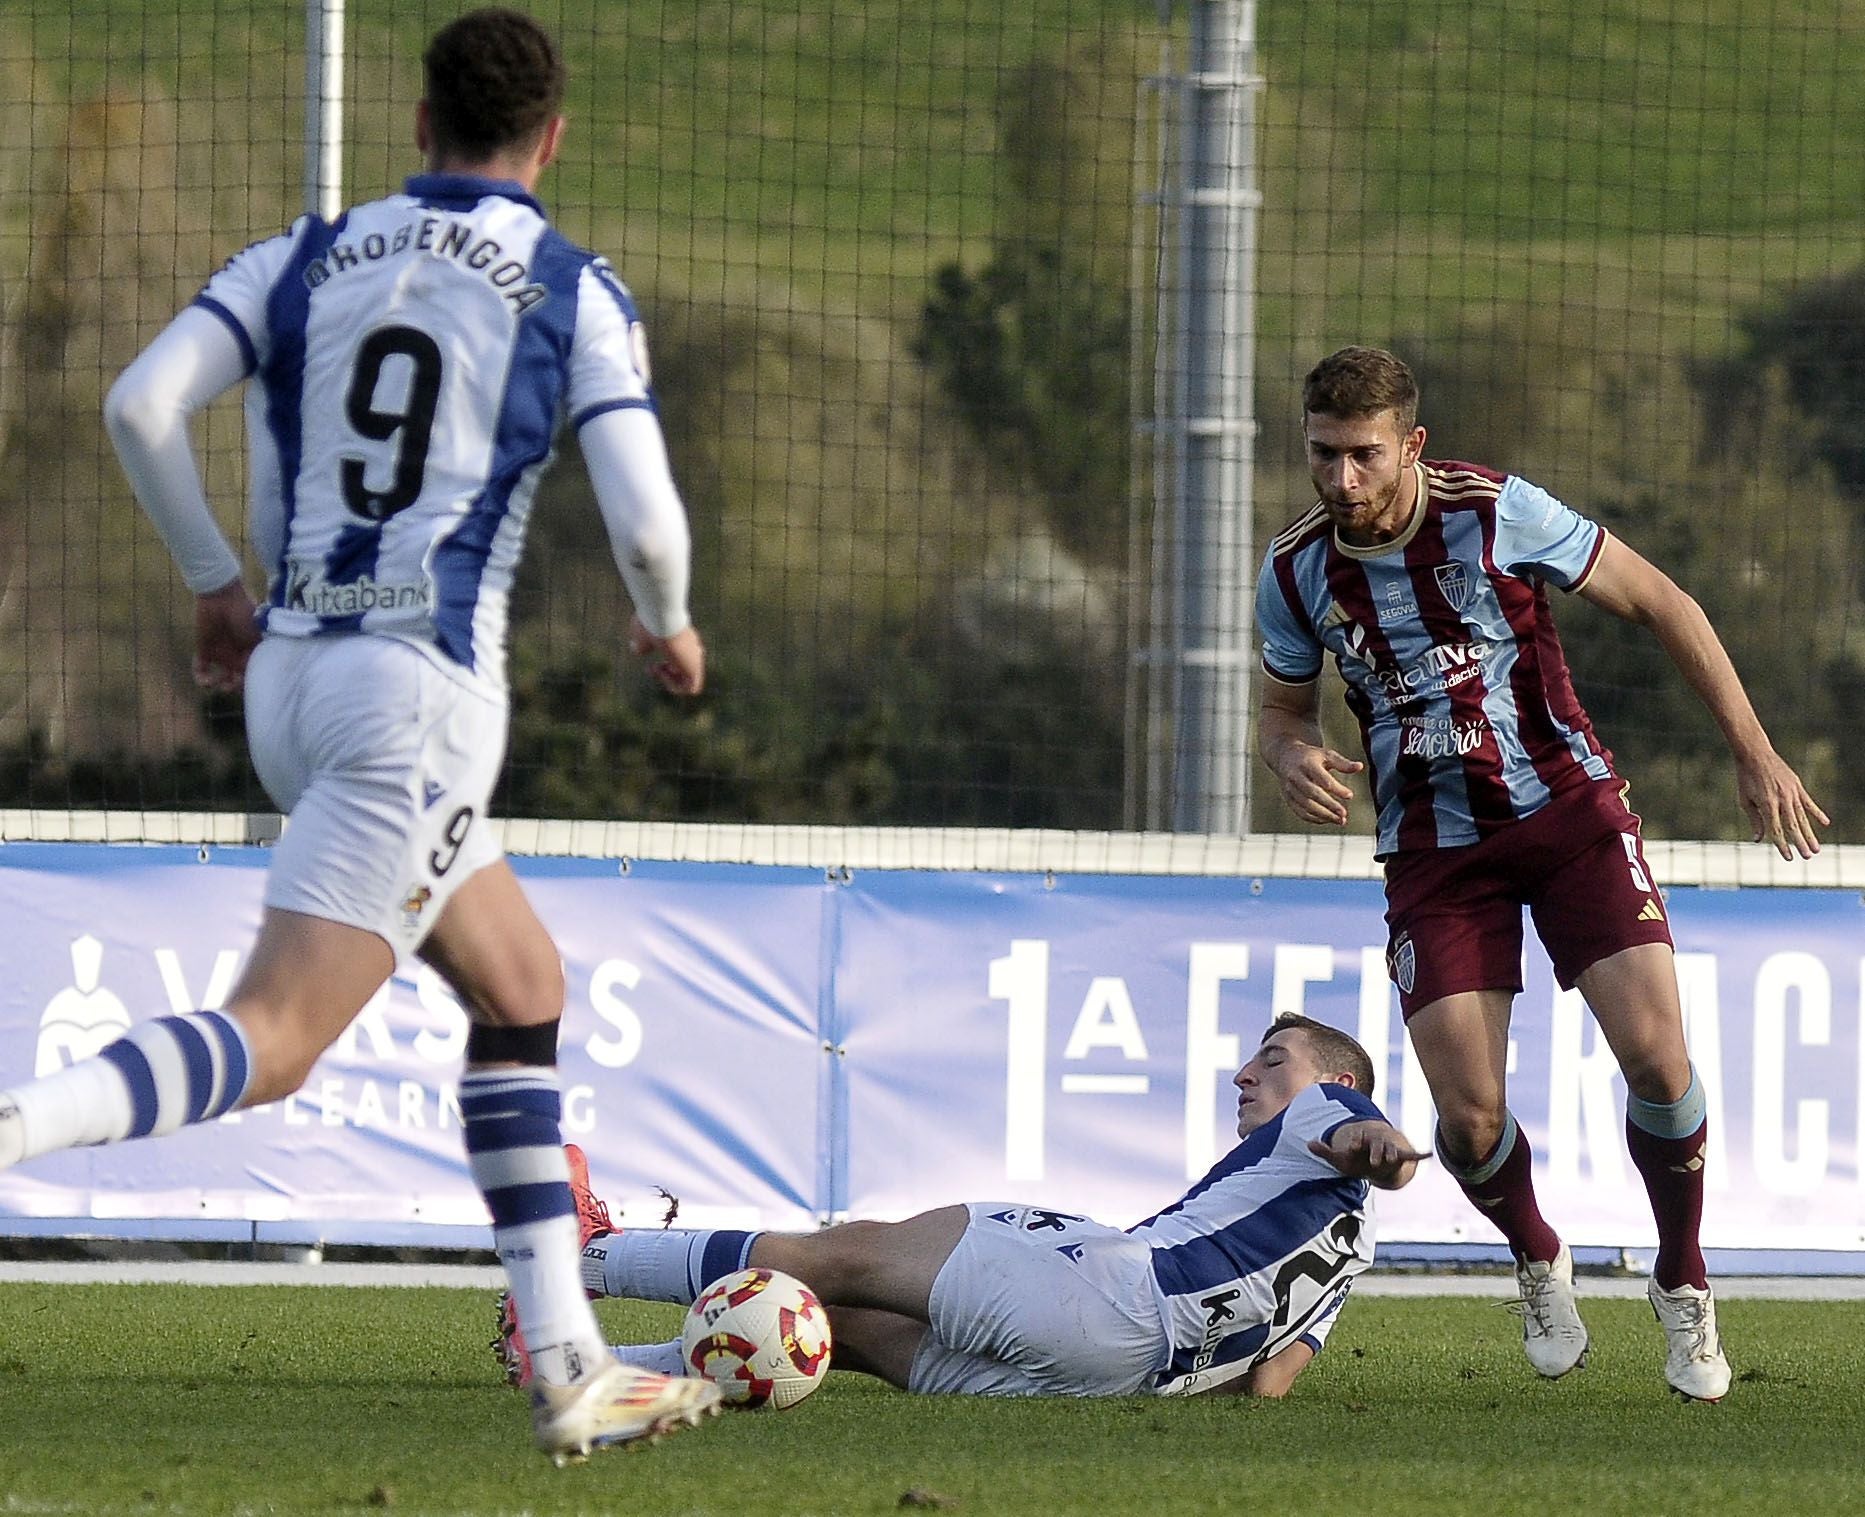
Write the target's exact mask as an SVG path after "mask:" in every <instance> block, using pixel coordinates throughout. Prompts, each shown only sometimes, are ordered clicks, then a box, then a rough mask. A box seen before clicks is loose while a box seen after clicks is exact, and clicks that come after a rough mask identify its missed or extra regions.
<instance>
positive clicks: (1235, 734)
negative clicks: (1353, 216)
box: [1138, 0, 1263, 833]
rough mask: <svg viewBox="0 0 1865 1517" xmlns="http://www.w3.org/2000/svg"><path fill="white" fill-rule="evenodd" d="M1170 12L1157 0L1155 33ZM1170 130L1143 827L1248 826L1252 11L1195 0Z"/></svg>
mask: <svg viewBox="0 0 1865 1517" xmlns="http://www.w3.org/2000/svg"><path fill="white" fill-rule="evenodd" d="M1169 9H1170V6H1169V4H1168V0H1160V10H1161V15H1162V19H1163V18H1165V17H1166V14H1167V12H1168V11H1169ZM1190 12H1191V14H1190V20H1191V27H1190V42H1189V47H1188V50H1187V54H1186V59H1185V68H1184V71H1183V73H1182V74H1180V75H1179V76H1178V77H1177V78H1176V79H1175V80H1171V81H1168V82H1167V86H1168V88H1169V89H1170V88H1174V87H1175V89H1176V95H1177V101H1176V105H1177V110H1176V115H1175V119H1173V118H1172V117H1170V116H1169V117H1168V119H1167V120H1166V121H1165V122H1163V123H1162V126H1163V127H1164V130H1165V134H1166V137H1167V141H1168V143H1169V145H1170V150H1169V151H1168V152H1166V153H1165V155H1164V160H1163V162H1162V174H1161V180H1160V184H1159V187H1158V190H1157V192H1156V193H1157V200H1158V204H1159V218H1158V236H1159V244H1158V252H1159V256H1158V259H1157V281H1156V282H1157V288H1156V290H1155V296H1156V301H1157V320H1158V335H1157V346H1156V349H1155V368H1154V379H1153V416H1152V422H1151V426H1150V428H1149V429H1148V430H1150V432H1151V436H1152V442H1153V450H1154V453H1153V456H1154V463H1155V468H1154V471H1153V533H1152V562H1151V571H1152V577H1153V584H1154V587H1155V600H1154V610H1153V615H1152V617H1151V622H1152V632H1151V639H1150V640H1151V643H1152V646H1151V647H1149V648H1147V649H1144V650H1142V651H1141V652H1140V653H1139V654H1138V657H1139V659H1140V661H1141V662H1142V663H1143V665H1144V668H1143V670H1142V671H1141V675H1142V677H1141V683H1142V684H1143V685H1144V687H1145V688H1146V691H1147V701H1146V705H1147V722H1146V733H1147V736H1146V744H1147V754H1146V765H1145V771H1146V773H1145V783H1144V807H1143V810H1144V813H1145V825H1146V826H1148V827H1149V828H1168V829H1170V830H1172V831H1176V832H1211V833H1238V832H1247V831H1248V830H1249V826H1250V748H1251V741H1250V739H1251V733H1250V709H1249V695H1250V673H1251V668H1252V664H1253V658H1252V655H1251V648H1250V630H1251V621H1252V618H1251V586H1252V581H1253V577H1254V571H1255V567H1256V566H1255V553H1254V548H1253V534H1252V530H1251V501H1252V475H1253V471H1254V467H1255V454H1256V430H1257V429H1256V417H1255V406H1254V399H1255V397H1254V394H1253V391H1254V386H1255V368H1256V365H1255V344H1256V290H1255V281H1256V251H1257V220H1258V215H1259V213H1260V210H1261V207H1262V194H1261V191H1260V190H1259V189H1258V187H1257V183H1256V101H1257V95H1258V93H1259V92H1260V91H1261V89H1262V87H1263V80H1262V78H1261V76H1260V75H1259V74H1258V73H1257V72H1256V3H1255V0H1193V3H1192V4H1191V7H1190Z"/></svg>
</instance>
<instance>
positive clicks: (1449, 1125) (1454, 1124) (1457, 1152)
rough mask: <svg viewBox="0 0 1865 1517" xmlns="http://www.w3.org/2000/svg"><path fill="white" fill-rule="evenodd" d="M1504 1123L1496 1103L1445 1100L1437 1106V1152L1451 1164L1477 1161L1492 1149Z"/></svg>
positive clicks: (1504, 1116)
mask: <svg viewBox="0 0 1865 1517" xmlns="http://www.w3.org/2000/svg"><path fill="white" fill-rule="evenodd" d="M1506 1122H1507V1111H1506V1110H1505V1108H1503V1107H1502V1106H1500V1105H1495V1104H1493V1103H1490V1102H1485V1101H1446V1102H1444V1103H1443V1104H1442V1105H1440V1106H1439V1107H1438V1132H1437V1149H1438V1152H1439V1153H1440V1154H1442V1155H1443V1156H1444V1158H1445V1159H1446V1160H1448V1161H1449V1162H1450V1163H1452V1164H1458V1165H1466V1166H1467V1165H1471V1164H1479V1163H1481V1162H1482V1161H1483V1160H1484V1159H1486V1158H1488V1157H1489V1155H1490V1154H1491V1153H1492V1152H1494V1150H1495V1147H1496V1144H1497V1143H1498V1142H1499V1141H1500V1140H1501V1138H1502V1130H1503V1127H1504V1125H1505V1124H1506Z"/></svg>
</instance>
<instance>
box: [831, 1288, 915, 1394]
mask: <svg viewBox="0 0 1865 1517" xmlns="http://www.w3.org/2000/svg"><path fill="white" fill-rule="evenodd" d="M829 1326H830V1328H831V1329H832V1330H833V1331H834V1333H835V1367H836V1368H837V1369H839V1370H854V1371H856V1372H857V1373H859V1374H863V1375H872V1376H874V1378H875V1379H877V1380H885V1381H886V1382H887V1383H888V1384H889V1385H891V1386H895V1387H896V1388H898V1389H900V1390H903V1391H904V1390H907V1389H910V1387H909V1386H908V1384H907V1381H908V1380H909V1379H910V1378H911V1376H912V1374H913V1356H914V1355H915V1354H917V1353H918V1352H919V1349H920V1343H921V1342H922V1341H923V1340H924V1339H925V1337H926V1333H927V1327H926V1324H925V1323H924V1322H922V1321H920V1320H919V1319H918V1318H916V1317H903V1316H901V1315H900V1313H898V1312H888V1311H880V1310H878V1309H876V1308H874V1307H867V1306H833V1307H830V1308H829Z"/></svg>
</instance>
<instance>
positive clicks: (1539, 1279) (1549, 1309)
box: [1509, 1243, 1587, 1380]
mask: <svg viewBox="0 0 1865 1517" xmlns="http://www.w3.org/2000/svg"><path fill="white" fill-rule="evenodd" d="M1515 1285H1516V1289H1517V1290H1519V1291H1521V1293H1522V1299H1521V1300H1520V1301H1512V1302H1510V1303H1509V1304H1510V1306H1511V1307H1512V1308H1514V1310H1515V1311H1516V1312H1518V1313H1519V1314H1520V1315H1521V1318H1522V1351H1523V1352H1524V1353H1526V1354H1527V1355H1528V1362H1529V1363H1530V1364H1532V1365H1533V1366H1534V1367H1535V1372H1536V1373H1537V1374H1541V1375H1546V1376H1547V1377H1548V1379H1550V1380H1558V1379H1559V1378H1560V1377H1561V1376H1562V1375H1565V1374H1566V1373H1567V1372H1568V1371H1569V1370H1576V1369H1579V1368H1580V1367H1581V1366H1582V1365H1584V1364H1585V1363H1586V1362H1587V1325H1586V1323H1584V1322H1582V1321H1581V1320H1580V1308H1579V1307H1578V1306H1577V1305H1575V1303H1574V1256H1573V1255H1572V1254H1571V1253H1569V1252H1568V1249H1567V1245H1566V1244H1565V1243H1563V1244H1562V1245H1561V1251H1560V1252H1559V1253H1558V1254H1556V1255H1555V1256H1554V1260H1553V1262H1552V1263H1549V1264H1543V1263H1540V1262H1530V1263H1527V1264H1518V1265H1516V1267H1515Z"/></svg>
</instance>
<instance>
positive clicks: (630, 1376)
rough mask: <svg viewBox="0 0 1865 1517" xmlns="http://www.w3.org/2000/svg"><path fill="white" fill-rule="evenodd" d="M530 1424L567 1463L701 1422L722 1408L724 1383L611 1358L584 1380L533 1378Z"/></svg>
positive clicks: (543, 1445) (542, 1444)
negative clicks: (660, 1371)
mask: <svg viewBox="0 0 1865 1517" xmlns="http://www.w3.org/2000/svg"><path fill="white" fill-rule="evenodd" d="M530 1391H531V1427H532V1431H533V1433H534V1434H535V1435H536V1437H537V1446H538V1447H539V1448H540V1449H542V1450H543V1451H544V1452H545V1453H546V1454H548V1455H550V1460H551V1463H552V1464H554V1465H556V1466H558V1468H560V1469H561V1468H562V1467H563V1466H564V1465H566V1464H575V1463H580V1462H581V1461H582V1460H584V1459H586V1458H588V1457H589V1454H590V1451H591V1450H592V1449H599V1448H607V1447H608V1446H610V1445H611V1444H618V1443H620V1444H628V1443H640V1442H647V1443H654V1442H657V1441H658V1440H659V1439H660V1438H662V1437H663V1436H665V1435H666V1434H668V1433H672V1432H677V1431H678V1430H679V1429H681V1428H683V1427H697V1426H699V1424H700V1423H701V1422H703V1421H704V1420H705V1419H706V1418H708V1417H710V1416H713V1415H714V1414H715V1413H716V1412H717V1411H718V1410H719V1400H720V1397H719V1387H718V1386H716V1385H714V1384H713V1383H712V1382H711V1381H710V1380H702V1379H699V1378H697V1377H695V1378H693V1379H690V1380H689V1379H684V1378H680V1379H675V1378H672V1377H670V1376H667V1375H656V1374H652V1373H650V1372H649V1371H647V1370H640V1369H634V1368H632V1367H630V1366H628V1365H625V1364H617V1363H615V1362H614V1361H613V1360H611V1361H610V1362H609V1363H608V1364H607V1365H605V1366H604V1367H603V1368H602V1369H600V1370H598V1371H597V1372H596V1374H595V1375H593V1376H592V1377H591V1378H590V1379H588V1380H585V1381H583V1382H582V1383H581V1384H579V1385H551V1384H550V1383H548V1382H547V1381H544V1380H537V1379H534V1380H532V1382H531V1384H530Z"/></svg>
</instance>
